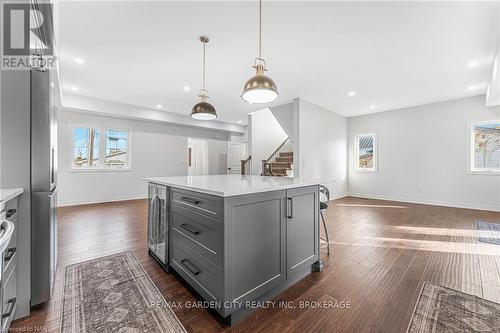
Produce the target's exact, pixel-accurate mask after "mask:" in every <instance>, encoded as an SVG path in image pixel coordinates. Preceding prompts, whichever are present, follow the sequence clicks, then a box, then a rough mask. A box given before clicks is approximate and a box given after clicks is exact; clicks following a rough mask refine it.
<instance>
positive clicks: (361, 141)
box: [354, 133, 377, 172]
mask: <svg viewBox="0 0 500 333" xmlns="http://www.w3.org/2000/svg"><path fill="white" fill-rule="evenodd" d="M354 144H355V159H356V160H355V161H354V163H355V168H354V169H355V170H356V171H368V172H375V171H377V140H376V136H375V134H373V133H369V134H359V135H356V137H355V140H354Z"/></svg>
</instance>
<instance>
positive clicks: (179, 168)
mask: <svg viewBox="0 0 500 333" xmlns="http://www.w3.org/2000/svg"><path fill="white" fill-rule="evenodd" d="M73 125H77V126H79V125H80V126H85V125H87V126H98V127H99V126H100V127H110V128H120V129H131V145H132V151H131V158H132V170H131V171H90V172H82V171H73V170H71V147H70V144H71V140H70V131H71V130H70V129H71V127H72V126H73ZM58 135H59V137H58V144H59V157H58V163H59V165H58V168H59V169H58V188H59V197H58V201H59V205H74V204H82V203H91V202H106V201H116V200H126V199H135V198H144V197H146V184H145V183H144V182H143V181H142V179H143V178H144V177H156V176H180V175H186V174H187V165H186V159H187V141H188V136H189V137H196V138H204V139H208V140H207V142H208V153H209V158H208V163H209V165H208V172H209V174H212V173H221V172H222V173H224V172H223V171H222V170H225V169H226V165H225V163H226V161H225V159H224V156H225V154H226V153H227V137H228V134H226V133H221V132H216V131H210V130H205V129H193V128H187V127H181V126H174V125H167V124H155V123H152V122H145V121H137V120H130V119H120V118H114V117H106V116H99V115H93V114H87V113H80V112H74V111H61V112H59V119H58Z"/></svg>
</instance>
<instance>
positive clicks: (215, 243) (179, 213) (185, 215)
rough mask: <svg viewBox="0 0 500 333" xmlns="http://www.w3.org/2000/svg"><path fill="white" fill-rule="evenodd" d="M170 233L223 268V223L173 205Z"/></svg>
mask: <svg viewBox="0 0 500 333" xmlns="http://www.w3.org/2000/svg"><path fill="white" fill-rule="evenodd" d="M171 214H172V220H171V230H170V232H171V233H172V234H173V235H174V236H175V237H177V238H179V239H180V240H182V241H184V242H186V243H187V244H188V245H189V246H191V247H192V248H193V249H195V250H196V251H197V252H198V253H200V254H201V255H202V256H204V257H205V258H207V259H209V260H210V261H211V262H213V263H215V264H216V265H218V266H219V267H222V246H223V227H224V224H223V223H222V221H219V220H215V219H212V218H210V217H208V216H205V215H202V214H199V213H197V212H196V211H193V210H189V209H187V208H184V207H181V206H178V205H175V204H172V206H171Z"/></svg>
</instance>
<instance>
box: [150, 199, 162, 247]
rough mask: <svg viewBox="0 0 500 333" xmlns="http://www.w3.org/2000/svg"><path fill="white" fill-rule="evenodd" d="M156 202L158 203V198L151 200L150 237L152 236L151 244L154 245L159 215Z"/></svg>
mask: <svg viewBox="0 0 500 333" xmlns="http://www.w3.org/2000/svg"><path fill="white" fill-rule="evenodd" d="M158 201H160V197H159V196H157V195H156V196H155V198H154V199H153V225H152V229H153V230H152V232H151V233H152V236H153V242H154V243H155V244H156V243H158V222H159V220H158V215H159V214H160V212H159V208H158Z"/></svg>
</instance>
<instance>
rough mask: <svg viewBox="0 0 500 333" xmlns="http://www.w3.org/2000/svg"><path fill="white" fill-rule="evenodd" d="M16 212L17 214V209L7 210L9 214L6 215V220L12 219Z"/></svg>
mask: <svg viewBox="0 0 500 333" xmlns="http://www.w3.org/2000/svg"><path fill="white" fill-rule="evenodd" d="M16 212H17V210H16V209H14V208H12V209H9V210H7V213H5V217H6V218H10V217H12V216H13V215H14V214H15V213H16Z"/></svg>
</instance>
